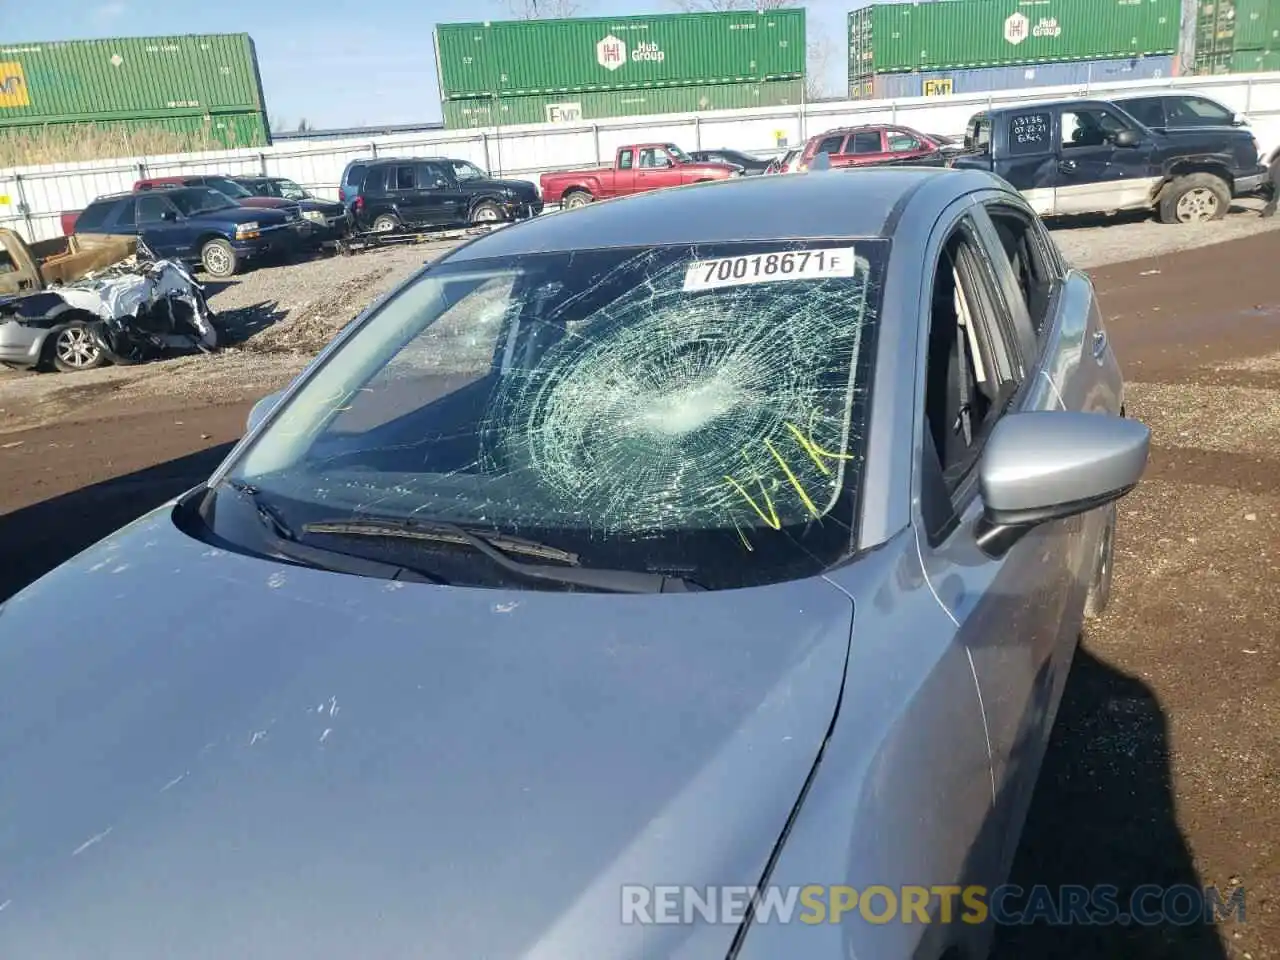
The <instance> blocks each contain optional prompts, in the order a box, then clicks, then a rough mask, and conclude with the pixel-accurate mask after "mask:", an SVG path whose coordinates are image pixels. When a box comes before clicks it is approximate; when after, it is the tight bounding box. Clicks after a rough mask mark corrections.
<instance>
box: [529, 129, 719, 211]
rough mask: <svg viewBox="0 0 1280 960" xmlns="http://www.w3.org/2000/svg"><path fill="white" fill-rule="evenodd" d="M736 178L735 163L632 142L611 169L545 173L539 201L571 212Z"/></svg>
mask: <svg viewBox="0 0 1280 960" xmlns="http://www.w3.org/2000/svg"><path fill="white" fill-rule="evenodd" d="M739 176H742V169H741V168H740V167H738V166H737V165H736V164H732V163H711V162H706V161H703V162H699V161H696V160H694V159H693V158H692V157H690V156H689V155H688V154H686V153H685V152H684V151H683V150H681V149H680V148H679V147H677V146H676V145H675V144H674V143H635V144H631V145H629V146H625V147H619V148H618V152H617V154H615V156H614V158H613V166H612V167H592V168H590V169H588V170H564V171H558V172H556V173H544V174H543V175H542V177H541V185H542V199H543V201H544V202H546V203H548V204H554V203H558V204H560V205H561V206H563V207H565V208H567V209H570V210H572V209H573V208H575V207H584V206H586V205H587V204H588V203H591V202H592V201H595V200H607V199H609V198H611V197H625V196H629V195H630V194H633V193H645V192H646V191H649V190H660V189H663V188H664V187H677V186H680V185H682V184H686V183H703V182H704V181H708V180H727V179H728V178H730V177H739Z"/></svg>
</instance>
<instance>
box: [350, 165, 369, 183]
mask: <svg viewBox="0 0 1280 960" xmlns="http://www.w3.org/2000/svg"><path fill="white" fill-rule="evenodd" d="M365 169H366V167H365V165H364V164H363V163H353V164H352V165H351V166H350V167H348V168H347V179H346V181H345V184H346V186H348V187H358V186H360V183H361V181H362V180H363V179H364V172H365Z"/></svg>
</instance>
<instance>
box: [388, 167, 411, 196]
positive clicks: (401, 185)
mask: <svg viewBox="0 0 1280 960" xmlns="http://www.w3.org/2000/svg"><path fill="white" fill-rule="evenodd" d="M413 172H414V171H413V167H411V166H409V165H408V164H404V165H403V166H398V167H388V168H387V189H388V190H412V189H413V188H414V181H413Z"/></svg>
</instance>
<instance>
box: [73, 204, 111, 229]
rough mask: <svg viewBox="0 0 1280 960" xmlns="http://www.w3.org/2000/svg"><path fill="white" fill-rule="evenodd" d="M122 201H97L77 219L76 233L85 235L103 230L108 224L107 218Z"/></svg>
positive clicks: (86, 208)
mask: <svg viewBox="0 0 1280 960" xmlns="http://www.w3.org/2000/svg"><path fill="white" fill-rule="evenodd" d="M119 202H120V201H119V200H118V199H117V200H95V201H94V202H93V203H91V204H89V206H87V207H85V208H84V211H83V212H82V213H81V214H80V216H78V217H76V231H77V232H81V231H83V232H84V233H92V232H93V231H95V230H100V229H102V225H103V224H104V223H106V222H107V216H108V215H109V214H110V213H111V210H112V209H113V208H114V207H115V205H116V204H117V203H119Z"/></svg>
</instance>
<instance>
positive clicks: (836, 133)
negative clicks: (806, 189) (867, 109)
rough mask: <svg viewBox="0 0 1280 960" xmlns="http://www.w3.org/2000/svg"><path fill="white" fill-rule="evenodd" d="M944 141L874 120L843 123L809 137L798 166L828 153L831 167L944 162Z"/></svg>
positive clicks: (907, 128)
mask: <svg viewBox="0 0 1280 960" xmlns="http://www.w3.org/2000/svg"><path fill="white" fill-rule="evenodd" d="M943 147H944V144H943V143H942V142H941V140H940V139H935V138H933V137H931V136H929V135H928V134H925V133H921V132H920V131H918V130H912V129H911V128H910V127H900V126H895V125H893V124H883V123H874V124H867V125H865V126H860V127H841V128H839V129H836V130H828V131H826V132H825V133H820V134H818V135H817V136H814V137H810V138H809V141H808V142H807V143H806V144H805V145H804V150H803V151H802V152H801V154H800V160H799V163H798V164H797V165H796V170H798V171H800V172H803V171H805V170H808V169H809V165H810V164H811V163H813V158H814V157H816V156H817V155H818V154H820V153H825V154H826V155H827V156H828V157H830V159H831V166H832V167H865V166H878V165H884V164H922V165H926V166H939V167H940V166H944V165H945V162H946V158H945V151H944V149H943Z"/></svg>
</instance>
